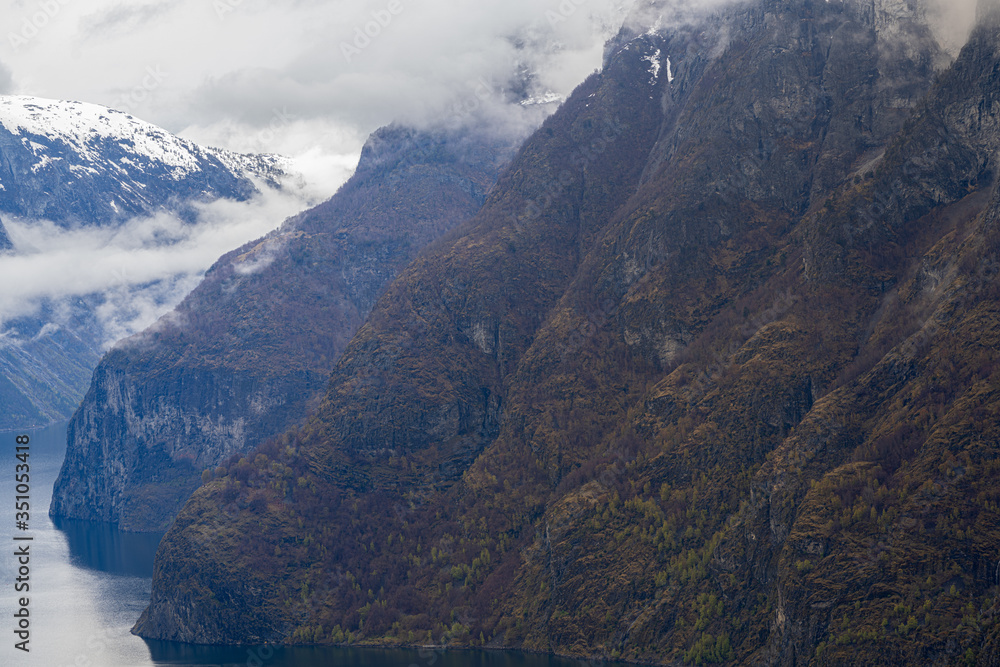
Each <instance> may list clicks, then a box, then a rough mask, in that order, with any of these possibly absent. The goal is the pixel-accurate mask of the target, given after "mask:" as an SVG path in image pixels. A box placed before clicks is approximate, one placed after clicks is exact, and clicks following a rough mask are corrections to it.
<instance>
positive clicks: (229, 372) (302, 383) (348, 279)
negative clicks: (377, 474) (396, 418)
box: [51, 128, 511, 531]
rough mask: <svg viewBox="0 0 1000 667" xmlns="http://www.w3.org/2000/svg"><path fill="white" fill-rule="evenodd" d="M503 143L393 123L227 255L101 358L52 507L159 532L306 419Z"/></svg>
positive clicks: (467, 203)
mask: <svg viewBox="0 0 1000 667" xmlns="http://www.w3.org/2000/svg"><path fill="white" fill-rule="evenodd" d="M510 150H511V149H510V147H507V146H503V145H498V144H497V143H496V142H493V141H484V140H479V139H477V138H475V137H470V136H461V137H457V136H456V137H446V136H440V135H434V134H427V133H418V132H413V131H409V130H405V129H402V128H389V129H386V130H382V131H380V132H378V133H376V134H375V135H374V136H373V137H372V138H371V140H370V141H369V142H368V145H367V146H366V147H365V149H364V152H363V154H362V160H361V164H360V166H359V168H358V171H357V174H356V175H355V176H354V177H353V178H352V180H351V181H349V182H348V183H347V184H346V185H345V186H344V187H343V188H342V189H341V190H340V192H338V193H337V195H336V196H334V198H333V199H331V200H330V201H328V202H327V203H325V204H323V205H321V206H319V207H317V208H316V209H314V210H312V211H309V212H306V213H303V214H301V215H299V216H297V217H295V218H292V219H290V220H289V221H288V222H287V223H286V224H285V225H284V226H283V227H282V228H281V229H280V230H279V231H277V232H275V233H273V234H271V235H269V236H267V237H265V238H263V239H260V240H259V241H256V242H253V243H250V244H248V245H247V246H245V247H244V248H241V249H240V250H237V251H235V252H233V253H230V254H229V255H227V256H225V257H223V258H222V259H221V260H220V261H219V262H218V263H217V264H216V266H215V267H213V269H212V270H211V271H210V272H209V274H208V275H207V277H206V278H205V280H204V282H203V283H202V284H201V285H200V286H199V287H198V288H197V289H196V290H195V292H194V293H192V294H191V296H190V297H188V298H187V299H186V300H185V301H184V303H182V304H181V306H179V307H178V308H177V310H176V311H175V312H174V313H172V314H171V315H169V316H168V317H166V318H164V319H163V320H162V321H161V322H160V323H158V324H157V325H156V326H154V327H153V328H152V329H150V330H149V331H147V332H144V333H143V334H140V335H139V336H136V337H134V338H133V339H131V340H127V341H124V342H122V343H121V344H119V345H118V346H116V348H115V349H113V350H112V351H111V352H110V353H109V354H108V355H107V356H106V357H105V359H104V360H103V361H102V362H101V364H100V366H99V367H98V369H97V371H96V372H95V374H94V378H93V382H92V384H91V387H90V390H89V392H88V393H87V396H86V398H85V400H84V402H83V404H82V406H81V407H80V409H79V410H78V411H77V413H76V414H75V416H74V418H73V420H72V422H71V424H70V429H69V442H68V451H67V456H66V461H65V464H64V466H63V470H62V473H61V474H60V477H59V480H58V481H57V483H56V486H55V491H54V494H53V499H52V509H51V513H52V514H53V515H54V516H66V517H73V518H82V519H96V520H102V521H112V522H117V523H120V525H121V526H122V527H123V528H124V529H126V530H134V531H144V530H159V529H164V528H165V527H166V526H168V525H169V523H170V522H171V521H172V520H173V517H174V515H175V514H176V512H177V511H178V510H179V508H180V507H181V505H182V504H183V502H184V501H185V500H186V499H187V497H188V496H189V495H190V493H191V491H193V490H194V488H196V487H197V486H198V485H199V484H200V483H201V474H202V471H204V470H206V469H214V468H215V467H216V466H218V465H219V464H220V463H221V462H223V461H225V460H226V459H228V458H229V457H231V456H233V455H234V454H244V453H246V452H248V451H250V450H251V449H252V448H253V447H255V446H256V445H259V444H260V443H261V442H262V441H264V440H265V439H267V438H268V437H271V436H274V435H276V434H278V433H281V432H283V431H285V430H286V429H287V428H289V426H291V425H293V424H295V423H296V422H297V421H298V420H300V419H302V418H303V417H304V416H305V415H306V414H308V412H309V410H310V406H311V405H312V403H313V401H315V400H317V399H318V397H319V395H320V394H321V392H322V390H323V388H324V387H325V384H326V382H327V379H328V377H329V374H330V372H331V370H332V368H333V365H334V364H335V363H336V361H337V359H338V358H339V356H340V353H341V352H342V350H343V349H344V347H345V345H346V344H347V342H348V341H349V340H350V338H351V337H352V336H353V334H354V333H355V331H357V329H358V328H359V327H360V326H361V324H362V322H363V321H364V319H365V317H366V316H367V314H368V313H369V312H370V311H371V309H372V308H373V307H374V305H375V302H376V301H377V299H378V298H379V297H380V296H381V294H382V292H383V290H384V289H385V286H386V285H387V284H388V283H389V282H390V281H391V280H392V279H393V278H394V277H395V276H396V274H397V273H398V272H399V271H400V270H401V269H402V268H403V267H405V266H406V265H407V264H408V263H409V262H410V261H411V260H412V259H413V258H414V257H415V256H416V254H417V253H418V252H419V251H420V249H421V248H423V247H424V246H425V245H427V244H428V243H429V242H431V241H432V240H434V239H435V238H438V237H439V236H441V235H442V234H443V233H445V232H446V231H448V230H449V229H452V228H453V227H454V226H455V225H457V224H458V223H459V222H461V221H463V220H464V219H466V218H467V217H469V216H470V215H472V214H473V213H474V212H475V211H476V210H477V209H478V208H479V207H480V206H481V205H482V202H483V200H484V198H485V196H486V193H487V192H488V191H489V189H490V187H491V186H492V185H493V183H494V181H495V179H496V178H497V176H498V174H499V171H500V168H501V166H502V165H503V164H504V163H505V162H506V159H507V156H508V155H509V153H510Z"/></svg>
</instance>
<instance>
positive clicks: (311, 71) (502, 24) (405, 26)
mask: <svg viewBox="0 0 1000 667" xmlns="http://www.w3.org/2000/svg"><path fill="white" fill-rule="evenodd" d="M633 1H634V0H541V1H539V0H419V1H418V0H338V2H335V3H331V2H328V1H326V0H291V1H286V2H265V1H264V0H213V1H205V0H177V1H175V2H165V1H164V0H137V1H135V2H123V1H122V0H73V1H72V2H61V1H60V2H54V3H52V6H53V7H54V8H55V9H53V11H52V12H51V13H52V15H51V16H46V17H45V18H44V21H35V20H34V18H33V16H34V14H35V12H36V10H37V7H35V6H34V5H33V4H31V3H26V2H23V0H0V11H2V12H3V15H4V16H5V18H8V21H6V22H5V24H6V25H8V26H11V28H10V33H9V34H8V35H6V39H3V40H2V41H0V59H3V60H5V61H6V62H8V63H9V64H10V65H11V66H12V67H13V70H14V74H15V76H16V79H17V82H18V84H19V85H18V86H17V92H19V93H23V94H32V95H38V96H42V97H49V98H55V99H78V100H83V101H88V102H95V103H103V104H107V105H109V106H116V105H117V106H121V105H122V104H123V100H124V104H127V106H128V107H129V111H130V112H131V113H133V114H134V115H136V116H138V117H140V118H143V119H144V120H148V121H150V122H154V123H156V124H158V125H161V126H163V127H165V128H167V129H168V130H171V131H173V132H176V133H180V134H182V135H183V136H186V137H188V138H191V139H194V140H196V141H199V142H201V143H206V144H210V145H219V146H222V147H224V148H230V149H234V150H243V151H259V152H275V153H282V154H285V155H290V156H293V157H301V156H304V155H307V154H310V155H311V157H312V159H313V162H319V161H322V160H321V159H320V158H322V157H327V158H330V159H332V160H334V161H336V160H337V159H339V158H338V156H345V155H356V154H357V152H358V150H359V149H360V147H361V145H362V144H363V142H364V140H365V139H366V137H367V136H368V134H369V133H370V132H372V131H373V130H374V129H376V128H377V127H379V126H381V125H384V124H386V123H389V122H392V121H402V122H410V123H414V124H421V123H429V122H433V121H435V120H436V119H439V118H440V117H441V116H442V115H445V116H447V115H449V113H450V111H449V110H450V109H452V108H454V107H455V106H456V105H461V104H463V103H464V102H465V101H467V100H469V99H470V98H472V97H473V96H476V95H477V93H478V92H481V90H482V87H483V86H484V85H485V86H486V87H487V88H488V89H489V90H490V92H491V95H492V96H493V98H494V99H495V101H496V104H495V107H496V108H494V109H492V111H493V112H495V111H497V109H499V108H504V109H506V110H507V111H511V119H510V120H509V122H510V124H511V125H512V127H513V129H514V131H519V130H521V131H523V128H521V127H520V126H521V125H524V126H530V125H531V124H532V123H536V124H537V122H538V117H537V114H536V115H529V116H523V115H519V114H518V112H517V108H516V104H514V103H515V102H516V101H517V99H516V98H517V97H518V96H523V95H528V96H531V95H536V96H540V95H544V94H546V93H549V92H552V93H555V94H557V95H566V94H568V93H569V92H571V91H572V89H573V88H574V87H575V86H576V85H577V84H578V83H579V82H580V81H582V80H583V79H584V78H585V77H586V76H587V74H589V73H590V72H591V71H592V70H594V69H595V68H597V67H599V66H600V64H601V55H602V48H603V45H604V43H605V41H606V40H607V39H608V38H609V37H611V36H612V35H613V34H614V33H615V31H617V29H618V28H619V26H620V25H621V23H622V21H623V19H624V17H625V15H626V14H627V12H628V11H629V10H630V8H631V5H632V4H633ZM43 24H44V25H43ZM179 36H180V37H179ZM122 53H128V54H129V57H128V58H122V57H121V54H122ZM151 67H152V68H154V69H155V70H156V71H157V72H161V73H163V76H162V77H160V80H158V81H157V82H156V85H155V86H152V87H149V86H145V85H144V80H145V79H146V78H147V77H146V72H147V71H148V68H151ZM479 97H481V95H480V96H479ZM280 118H284V119H285V120H278V119H280ZM289 119H290V120H289ZM336 185H339V184H338V183H334V184H331V185H330V187H329V188H328V189H329V190H331V193H332V190H334V189H335V187H336Z"/></svg>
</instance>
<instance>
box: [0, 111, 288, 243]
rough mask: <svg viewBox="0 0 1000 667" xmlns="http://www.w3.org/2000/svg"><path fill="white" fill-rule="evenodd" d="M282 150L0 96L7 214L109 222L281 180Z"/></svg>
mask: <svg viewBox="0 0 1000 667" xmlns="http://www.w3.org/2000/svg"><path fill="white" fill-rule="evenodd" d="M284 166H285V165H284V164H283V161H282V159H281V158H278V157H277V156H266V155H265V156H240V155H237V154H234V153H230V152H227V151H222V150H218V149H211V148H203V147H201V146H198V145H197V144H194V143H192V142H190V141H186V140H184V139H181V138H179V137H175V136H173V135H171V134H170V133H168V132H166V131H165V130H163V129H161V128H159V127H156V126H155V125H151V124H149V123H145V122H143V121H140V120H138V119H137V118H133V117H132V116H130V115H128V114H126V113H123V112H121V111H115V110H113V109H108V108H106V107H102V106H99V105H95V104H83V103H80V102H63V101H55V100H44V99H40V98H36V97H25V96H0V212H2V213H6V214H9V215H14V216H18V217H21V218H28V219H35V218H43V219H46V220H51V221H53V222H56V223H59V224H61V225H67V226H69V225H74V224H85V225H95V224H96V225H107V224H114V223H116V222H123V221H125V220H129V219H131V218H134V217H136V216H139V215H149V214H152V213H154V212H156V211H160V210H169V211H172V212H178V213H186V214H188V215H193V210H191V209H190V205H191V203H192V202H205V201H213V200H215V199H219V198H227V199H236V200H239V201H243V200H245V199H248V198H249V197H250V196H252V195H253V194H254V193H256V192H257V186H256V185H255V182H254V181H255V180H259V181H261V182H266V183H268V184H269V185H277V184H278V181H279V179H280V178H281V177H282V176H284Z"/></svg>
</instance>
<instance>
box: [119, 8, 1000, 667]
mask: <svg viewBox="0 0 1000 667" xmlns="http://www.w3.org/2000/svg"><path fill="white" fill-rule="evenodd" d="M995 25H996V24H995V23H993V22H992V21H988V22H985V23H984V24H983V25H982V26H981V27H980V29H979V30H978V31H977V32H976V33H975V34H974V36H973V38H972V40H971V41H970V43H969V45H968V46H967V47H966V48H965V49H964V50H963V52H962V54H961V56H960V57H959V59H958V60H957V61H956V62H954V63H953V64H951V65H950V66H948V67H947V69H946V71H944V72H941V73H940V74H939V70H938V68H939V67H940V66H941V65H942V63H943V62H944V59H945V57H944V55H943V54H942V52H941V51H940V50H939V49H938V48H937V46H936V43H935V42H934V40H933V39H932V37H931V34H930V31H929V30H928V29H927V27H926V26H925V25H924V24H923V23H922V20H921V13H920V8H919V6H917V5H913V4H908V3H904V2H891V1H886V2H876V3H870V2H866V3H851V2H847V3H828V2H812V1H809V0H793V1H790V2H789V1H782V2H778V1H774V0H766V1H761V2H755V3H749V4H742V5H736V6H733V7H731V8H729V9H727V10H726V11H725V12H724V14H722V15H720V16H715V17H711V18H709V19H706V20H705V21H704V22H702V23H699V24H697V25H691V26H688V27H679V28H674V29H671V30H667V31H662V32H657V31H655V30H654V31H651V32H645V31H638V32H635V31H633V32H625V33H623V35H622V36H621V38H620V39H619V40H618V41H616V42H615V43H613V44H611V45H610V48H609V52H608V57H607V61H606V63H605V67H604V69H603V71H602V72H601V73H600V74H599V75H595V76H594V77H592V78H591V79H589V80H588V81H587V82H586V83H585V84H583V86H581V88H580V89H579V90H578V91H577V92H576V93H575V94H574V95H573V96H572V97H571V99H570V100H568V101H567V102H566V104H565V105H564V106H563V108H562V109H561V110H560V111H559V112H558V113H557V114H556V115H555V116H554V117H552V118H551V119H550V120H549V121H548V122H547V123H546V124H545V125H544V126H543V127H542V128H541V130H540V131H539V132H538V133H536V134H535V135H534V136H533V137H532V138H531V139H530V140H529V141H528V142H527V143H526V144H525V145H524V146H523V147H522V149H521V152H520V153H519V155H518V157H517V158H515V160H514V162H513V164H512V167H511V168H510V170H509V171H508V172H507V173H506V174H505V176H504V177H503V178H502V179H501V180H500V182H499V184H498V186H497V188H496V190H495V191H494V193H493V194H492V195H491V197H490V198H489V200H488V201H487V203H486V205H485V206H484V207H483V209H482V211H481V212H480V213H479V214H478V215H477V216H476V218H474V219H473V221H472V222H470V224H469V225H468V226H467V227H466V228H464V230H463V233H462V234H457V235H455V236H453V237H450V238H448V239H447V240H445V241H443V242H441V243H439V244H437V245H436V246H434V247H433V248H432V249H430V250H429V251H428V252H427V253H425V254H424V255H423V256H422V257H421V258H420V259H419V260H418V261H417V262H415V263H414V264H413V265H411V266H410V267H409V268H408V269H407V270H406V271H404V272H403V273H402V274H401V275H400V277H399V278H397V279H396V280H395V281H394V283H393V284H392V285H391V286H390V288H389V289H388V291H387V293H386V295H385V296H384V297H383V298H382V299H381V300H380V301H379V303H378V305H377V307H376V308H375V310H374V311H373V312H372V314H371V315H370V317H369V318H368V320H367V322H366V323H365V325H364V326H363V327H362V328H361V330H360V331H359V332H358V334H357V335H356V336H355V337H354V339H353V340H352V341H351V343H350V345H349V346H348V347H347V349H346V351H345V352H344V354H343V356H342V358H341V360H340V362H339V363H338V364H337V365H336V367H335V368H334V371H333V374H332V378H331V382H330V385H329V389H328V391H327V394H326V396H325V398H324V400H323V403H322V405H321V406H320V408H319V410H318V411H317V412H316V413H315V415H314V416H313V417H312V418H311V419H310V420H309V421H308V422H307V423H306V424H305V425H304V426H303V427H302V428H300V429H297V430H295V431H290V432H289V433H286V434H285V435H283V436H282V437H280V438H277V439H275V440H273V441H272V442H270V443H268V444H266V445H265V446H263V447H261V448H260V449H258V451H257V452H256V453H255V455H254V457H253V458H252V459H250V458H248V460H246V461H243V462H239V463H236V464H234V465H232V466H229V467H228V468H226V469H225V470H220V471H218V472H217V475H216V479H215V480H213V481H211V482H210V483H208V484H206V485H205V486H203V487H202V488H201V489H199V490H198V491H197V492H196V493H195V494H194V495H193V497H192V499H191V500H190V501H189V503H188V504H187V505H186V506H185V508H184V509H183V510H182V512H181V513H180V515H179V516H178V519H177V522H176V523H175V524H174V525H173V527H172V528H171V530H170V532H169V533H168V534H167V536H166V538H165V539H164V541H163V543H162V544H161V548H160V551H159V553H158V555H157V563H156V574H155V578H154V584H153V593H152V600H151V604H150V607H149V608H148V609H147V611H146V612H145V613H144V614H143V617H142V618H141V619H140V621H139V623H138V624H137V626H136V631H137V632H138V633H139V634H141V635H143V636H147V637H151V638H161V639H173V640H181V641H193V642H201V641H206V642H220V643H231V642H256V641H282V640H283V641H292V642H320V643H345V642H346V643H357V642H365V643H376V644H398V643H402V644H420V643H427V642H441V643H446V644H452V645H455V646H488V647H518V648H526V649H532V650H541V651H555V652H559V653H565V654H570V655H577V656H595V657H608V658H625V659H630V660H635V661H640V662H648V663H655V664H692V663H694V664H706V663H729V664H780V665H799V664H859V665H860V664H886V663H890V664H957V663H959V662H961V661H965V663H966V664H977V663H978V664H983V665H991V664H995V661H996V656H997V654H998V653H997V652H998V635H997V630H996V624H995V618H996V614H997V612H998V609H997V602H996V590H997V589H996V586H997V585H998V583H1000V582H998V580H997V579H996V553H997V552H998V550H1000V530H998V528H997V527H998V526H1000V516H998V514H997V513H998V511H1000V510H998V508H1000V504H998V502H1000V500H998V496H997V493H996V491H995V489H996V483H995V482H996V479H997V472H998V468H997V464H996V460H997V454H998V452H997V445H996V438H995V437H994V431H995V430H996V426H995V421H996V420H995V419H994V417H995V415H996V414H997V410H998V409H1000V394H998V392H997V387H1000V376H998V375H997V368H998V365H997V362H998V352H997V349H998V348H997V346H996V345H995V344H994V342H993V339H994V338H995V333H994V332H995V331H996V330H997V327H996V322H995V320H996V319H997V316H998V313H1000V291H998V290H997V285H996V280H997V274H998V272H997V270H996V268H997V265H998V261H1000V243H998V236H997V229H996V221H997V219H998V218H1000V196H998V195H997V189H996V187H995V185H994V179H993V174H994V172H995V160H996V148H995V146H994V142H995V138H996V136H997V135H996V133H995V132H994V131H992V128H993V127H994V125H993V124H994V123H995V122H996V118H998V117H1000V107H998V105H997V103H996V100H997V97H996V93H997V91H998V85H1000V83H998V80H997V79H996V77H995V75H994V72H995V71H997V69H998V68H1000V40H998V39H997V32H996V29H995Z"/></svg>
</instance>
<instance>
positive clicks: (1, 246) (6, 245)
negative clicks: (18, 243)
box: [0, 220, 14, 253]
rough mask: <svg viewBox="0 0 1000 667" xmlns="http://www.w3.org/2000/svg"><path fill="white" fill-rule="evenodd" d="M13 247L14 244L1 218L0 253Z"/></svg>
mask: <svg viewBox="0 0 1000 667" xmlns="http://www.w3.org/2000/svg"><path fill="white" fill-rule="evenodd" d="M13 249H14V244H13V243H12V242H11V240H10V236H9V235H8V234H7V228H6V227H4V226H3V220H0V253H5V252H8V251H10V250H13Z"/></svg>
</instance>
